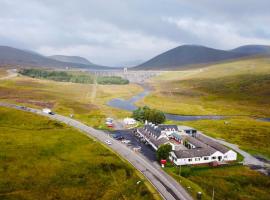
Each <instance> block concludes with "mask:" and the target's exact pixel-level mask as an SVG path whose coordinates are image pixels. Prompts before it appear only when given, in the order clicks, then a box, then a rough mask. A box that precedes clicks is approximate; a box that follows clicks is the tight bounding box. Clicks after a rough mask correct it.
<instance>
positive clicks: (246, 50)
mask: <svg viewBox="0 0 270 200" xmlns="http://www.w3.org/2000/svg"><path fill="white" fill-rule="evenodd" d="M231 52H235V53H243V54H246V55H261V54H270V46H266V45H245V46H241V47H238V48H235V49H232V50H231Z"/></svg>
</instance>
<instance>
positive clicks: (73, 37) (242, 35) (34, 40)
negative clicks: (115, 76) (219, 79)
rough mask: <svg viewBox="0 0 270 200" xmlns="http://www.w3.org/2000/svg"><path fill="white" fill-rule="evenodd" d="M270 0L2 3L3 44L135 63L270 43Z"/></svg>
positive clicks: (26, 0)
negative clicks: (168, 54)
mask: <svg viewBox="0 0 270 200" xmlns="http://www.w3.org/2000/svg"><path fill="white" fill-rule="evenodd" d="M269 9H270V1H269V0H220V1H217V0H200V1H198V0H0V45H6V46H12V47H16V48H21V49H28V50H32V51H36V52H38V53H40V54H43V55H46V56H49V55H55V54H57V55H59V54H60V55H72V56H73V55H74V56H82V57H85V58H87V59H89V60H90V61H91V62H93V63H97V64H102V65H106V66H119V65H127V66H128V65H136V64H139V63H141V62H143V61H146V60H148V59H150V58H152V57H154V56H156V55H158V54H160V53H162V52H164V51H166V50H169V49H171V48H174V47H177V46H180V45H183V44H197V45H204V46H208V47H212V48H219V49H232V48H235V47H237V46H241V45H246V44H265V45H270V25H269V24H270V11H269Z"/></svg>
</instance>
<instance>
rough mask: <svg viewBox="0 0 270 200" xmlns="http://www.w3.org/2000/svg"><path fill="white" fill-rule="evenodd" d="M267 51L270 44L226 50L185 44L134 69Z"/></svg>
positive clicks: (175, 66)
mask: <svg viewBox="0 0 270 200" xmlns="http://www.w3.org/2000/svg"><path fill="white" fill-rule="evenodd" d="M267 53H270V46H261V45H247V46H241V47H238V48H236V49H233V50H228V51H225V50H219V49H213V48H209V47H204V46H198V45H183V46H179V47H176V48H174V49H171V50H169V51H166V52H164V53H162V54H160V55H158V56H156V57H154V58H152V59H150V60H149V61H147V62H145V63H143V64H141V65H138V66H137V67H135V68H134V69H138V70H150V69H151V70H168V69H179V68H183V67H185V66H189V65H201V64H210V63H218V62H222V61H228V60H234V59H239V58H243V57H247V56H253V55H259V54H267Z"/></svg>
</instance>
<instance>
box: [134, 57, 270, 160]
mask: <svg viewBox="0 0 270 200" xmlns="http://www.w3.org/2000/svg"><path fill="white" fill-rule="evenodd" d="M150 84H151V85H152V86H153V87H154V92H153V93H151V95H149V96H147V97H146V98H145V99H144V100H143V101H141V102H139V103H138V104H139V105H148V106H150V107H151V108H156V109H159V110H161V111H163V112H167V113H173V114H182V115H225V116H226V115H228V116H234V117H230V118H228V119H226V121H228V122H229V124H228V125H226V124H225V123H224V120H217V121H214V120H200V121H190V122H183V124H186V125H189V126H193V127H195V128H197V129H199V130H201V131H203V132H204V133H206V134H208V135H210V136H213V137H217V138H223V139H225V140H227V141H228V142H231V143H235V144H238V145H239V146H240V147H241V148H242V149H244V150H247V151H248V152H250V153H252V154H256V155H258V154H259V155H262V156H265V157H268V158H270V148H269V147H268V146H267V143H266V142H265V141H269V140H270V123H269V122H261V121H258V120H255V119H254V117H270V109H268V108H270V101H269V99H270V58H263V57H260V58H253V59H246V60H241V61H234V62H228V63H223V64H217V65H212V66H208V67H206V68H202V69H196V70H190V71H179V72H168V73H164V74H162V75H161V76H159V77H155V78H154V79H153V80H151V82H150ZM173 123H175V122H173Z"/></svg>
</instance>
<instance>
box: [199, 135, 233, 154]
mask: <svg viewBox="0 0 270 200" xmlns="http://www.w3.org/2000/svg"><path fill="white" fill-rule="evenodd" d="M196 139H198V140H199V141H201V142H203V143H205V144H207V145H209V146H211V147H212V148H214V149H216V150H218V151H220V152H221V153H226V152H228V151H229V149H228V148H227V147H225V146H224V145H222V144H220V143H218V142H216V141H214V140H212V139H210V138H208V137H206V136H203V135H202V134H198V135H197V136H196Z"/></svg>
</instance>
